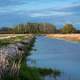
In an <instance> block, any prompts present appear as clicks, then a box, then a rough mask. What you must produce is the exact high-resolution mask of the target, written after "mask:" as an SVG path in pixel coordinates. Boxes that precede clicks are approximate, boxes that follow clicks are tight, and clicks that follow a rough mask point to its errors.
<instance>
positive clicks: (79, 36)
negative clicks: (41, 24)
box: [46, 34, 80, 41]
mask: <svg viewBox="0 0 80 80" xmlns="http://www.w3.org/2000/svg"><path fill="white" fill-rule="evenodd" d="M46 36H47V37H48V38H55V39H63V40H67V41H80V34H46Z"/></svg>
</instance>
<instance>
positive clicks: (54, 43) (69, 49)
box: [27, 36, 80, 80]
mask: <svg viewBox="0 0 80 80" xmlns="http://www.w3.org/2000/svg"><path fill="white" fill-rule="evenodd" d="M34 49H37V50H36V51H32V52H31V53H32V55H30V56H29V57H28V59H30V60H29V61H28V62H27V63H28V65H29V66H36V67H41V68H43V67H46V68H53V69H54V68H56V69H60V70H61V71H62V72H64V74H63V75H62V76H61V77H60V78H59V80H80V43H74V42H69V41H65V40H58V39H50V38H47V37H44V36H39V37H37V39H36V42H35V46H34ZM32 61H33V62H32ZM46 80H53V79H51V78H50V77H49V78H48V77H47V79H46Z"/></svg>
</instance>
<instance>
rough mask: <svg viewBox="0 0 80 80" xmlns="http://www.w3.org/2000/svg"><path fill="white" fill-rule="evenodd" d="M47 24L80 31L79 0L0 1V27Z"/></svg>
mask: <svg viewBox="0 0 80 80" xmlns="http://www.w3.org/2000/svg"><path fill="white" fill-rule="evenodd" d="M27 22H49V23H52V24H55V25H56V26H57V27H58V28H59V27H62V25H63V24H65V23H72V24H74V26H75V27H76V28H79V29H80V0H0V26H8V25H9V26H10V25H15V24H18V23H27Z"/></svg>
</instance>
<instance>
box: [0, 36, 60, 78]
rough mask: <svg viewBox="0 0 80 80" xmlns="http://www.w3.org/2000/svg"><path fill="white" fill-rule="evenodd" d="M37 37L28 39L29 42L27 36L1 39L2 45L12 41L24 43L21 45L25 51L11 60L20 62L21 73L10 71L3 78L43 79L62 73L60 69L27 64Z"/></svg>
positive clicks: (16, 62)
mask: <svg viewBox="0 0 80 80" xmlns="http://www.w3.org/2000/svg"><path fill="white" fill-rule="evenodd" d="M28 38H29V37H28ZM26 39H27V38H26ZM35 39H36V38H35V37H34V38H32V39H30V40H27V41H30V42H29V44H27V43H25V36H16V37H14V38H12V37H11V38H7V40H6V39H1V40H0V41H1V43H0V45H1V47H2V46H6V45H8V44H12V43H14V44H16V43H17V42H18V43H21V44H22V45H24V47H23V48H22V47H21V48H22V50H23V51H24V54H23V55H22V56H17V57H18V58H14V59H15V60H11V61H10V62H12V63H13V61H14V62H15V64H17V65H18V63H19V66H20V69H19V72H17V73H19V74H16V75H15V74H13V75H12V74H8V73H9V72H6V73H5V75H3V79H2V80H42V77H45V76H47V75H53V77H56V76H59V75H60V71H59V70H55V69H54V70H53V69H47V68H36V67H29V66H28V65H27V64H26V58H27V56H29V55H30V51H31V50H32V49H33V47H34V43H35ZM21 48H20V49H21ZM10 64H11V63H10Z"/></svg>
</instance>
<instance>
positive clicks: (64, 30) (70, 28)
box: [61, 24, 76, 34]
mask: <svg viewBox="0 0 80 80" xmlns="http://www.w3.org/2000/svg"><path fill="white" fill-rule="evenodd" d="M61 32H62V33H64V34H68V33H75V32H76V29H75V28H74V27H73V25H72V24H65V25H64V27H63V28H62V29H61Z"/></svg>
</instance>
